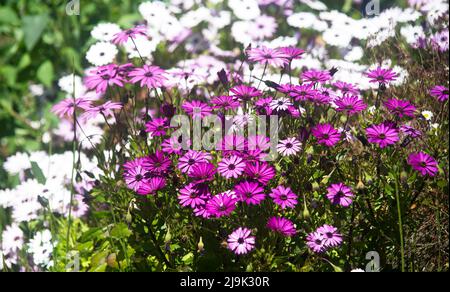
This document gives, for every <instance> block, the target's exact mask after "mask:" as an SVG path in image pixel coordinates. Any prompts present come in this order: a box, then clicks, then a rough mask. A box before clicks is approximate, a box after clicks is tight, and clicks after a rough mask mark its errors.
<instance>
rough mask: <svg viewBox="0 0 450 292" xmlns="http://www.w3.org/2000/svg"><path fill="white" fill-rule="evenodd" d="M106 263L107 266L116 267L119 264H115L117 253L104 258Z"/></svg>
mask: <svg viewBox="0 0 450 292" xmlns="http://www.w3.org/2000/svg"><path fill="white" fill-rule="evenodd" d="M106 263H107V264H108V266H110V267H111V268H117V267H118V266H119V265H118V264H117V255H116V254H115V253H112V254H110V255H109V256H108V257H107V258H106Z"/></svg>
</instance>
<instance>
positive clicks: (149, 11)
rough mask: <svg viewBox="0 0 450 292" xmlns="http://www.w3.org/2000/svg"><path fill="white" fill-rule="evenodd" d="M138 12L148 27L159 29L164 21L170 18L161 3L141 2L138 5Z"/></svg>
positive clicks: (164, 5) (165, 7)
mask: <svg viewBox="0 0 450 292" xmlns="http://www.w3.org/2000/svg"><path fill="white" fill-rule="evenodd" d="M138 10H139V13H140V14H141V15H142V17H143V18H144V19H145V20H146V21H147V22H148V24H149V25H150V26H157V27H159V25H160V24H161V22H162V21H163V20H164V19H167V17H169V16H172V15H171V12H170V10H169V9H168V7H167V5H166V4H165V3H164V2H162V1H147V2H143V3H141V4H140V5H139V7H138Z"/></svg>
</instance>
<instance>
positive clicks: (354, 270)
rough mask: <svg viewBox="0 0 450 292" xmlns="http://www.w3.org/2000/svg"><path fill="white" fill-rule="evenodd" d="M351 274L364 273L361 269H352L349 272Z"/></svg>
mask: <svg viewBox="0 0 450 292" xmlns="http://www.w3.org/2000/svg"><path fill="white" fill-rule="evenodd" d="M350 272H351V273H365V271H364V270H363V269H353V270H351V271H350Z"/></svg>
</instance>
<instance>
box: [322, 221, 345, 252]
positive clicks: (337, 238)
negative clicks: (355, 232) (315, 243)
mask: <svg viewBox="0 0 450 292" xmlns="http://www.w3.org/2000/svg"><path fill="white" fill-rule="evenodd" d="M317 232H318V233H320V234H322V236H323V241H324V243H323V244H324V245H325V246H326V247H334V246H338V245H340V244H341V243H342V235H341V234H340V233H338V232H337V228H336V227H334V226H331V225H327V224H325V225H323V226H321V227H319V228H317Z"/></svg>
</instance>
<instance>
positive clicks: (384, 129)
mask: <svg viewBox="0 0 450 292" xmlns="http://www.w3.org/2000/svg"><path fill="white" fill-rule="evenodd" d="M366 134H367V139H368V141H369V142H370V143H375V144H378V145H379V146H380V148H384V147H386V146H389V145H393V144H395V143H396V142H397V141H398V140H399V137H398V130H397V129H395V128H392V127H390V126H388V125H386V124H378V125H372V126H370V127H369V128H367V129H366Z"/></svg>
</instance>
